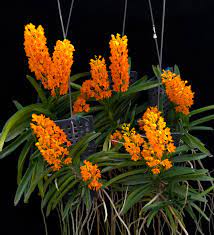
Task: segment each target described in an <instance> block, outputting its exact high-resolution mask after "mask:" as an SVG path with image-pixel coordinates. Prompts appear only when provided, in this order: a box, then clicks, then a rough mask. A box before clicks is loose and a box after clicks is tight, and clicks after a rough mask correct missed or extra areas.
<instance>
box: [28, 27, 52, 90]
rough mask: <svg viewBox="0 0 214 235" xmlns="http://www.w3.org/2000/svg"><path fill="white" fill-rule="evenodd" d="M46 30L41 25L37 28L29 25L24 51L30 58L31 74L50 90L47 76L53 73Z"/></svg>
mask: <svg viewBox="0 0 214 235" xmlns="http://www.w3.org/2000/svg"><path fill="white" fill-rule="evenodd" d="M46 41H47V39H46V37H45V34H44V29H43V27H42V26H41V25H39V26H38V27H37V28H36V27H35V26H34V25H33V24H31V23H30V24H27V25H26V26H25V31H24V49H25V53H26V56H27V57H28V64H29V68H30V70H31V72H34V73H35V75H36V79H37V80H41V82H42V84H43V86H44V87H45V88H48V82H47V78H46V77H47V76H48V75H49V74H50V71H51V63H52V61H51V57H50V55H49V52H48V48H47V45H46Z"/></svg>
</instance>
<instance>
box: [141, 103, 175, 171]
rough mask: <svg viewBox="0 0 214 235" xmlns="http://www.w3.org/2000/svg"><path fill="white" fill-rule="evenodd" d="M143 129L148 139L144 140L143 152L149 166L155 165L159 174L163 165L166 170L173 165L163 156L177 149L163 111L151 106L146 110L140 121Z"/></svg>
mask: <svg viewBox="0 0 214 235" xmlns="http://www.w3.org/2000/svg"><path fill="white" fill-rule="evenodd" d="M138 124H139V126H140V129H141V130H144V131H145V134H146V137H147V139H148V141H147V142H146V141H145V142H144V144H143V150H142V152H141V154H142V156H143V158H144V159H145V160H146V164H147V165H148V166H149V167H155V169H153V170H152V172H153V174H159V173H160V170H159V171H158V170H157V169H158V168H159V167H160V166H163V167H164V168H165V169H166V170H168V169H169V168H171V167H172V163H171V161H169V160H168V159H165V160H162V157H163V156H164V155H166V156H167V157H168V155H169V153H172V152H174V151H175V146H174V143H173V139H172V136H171V133H170V129H169V128H168V127H166V123H165V122H164V119H163V117H162V116H161V112H160V111H159V110H158V109H157V107H150V108H148V109H147V110H146V112H145V113H144V115H143V117H142V119H141V120H139V121H138Z"/></svg>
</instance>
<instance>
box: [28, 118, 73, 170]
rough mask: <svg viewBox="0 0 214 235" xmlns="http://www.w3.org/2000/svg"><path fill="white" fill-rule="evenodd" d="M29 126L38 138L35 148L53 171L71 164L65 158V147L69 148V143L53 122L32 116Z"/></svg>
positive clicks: (69, 160)
mask: <svg viewBox="0 0 214 235" xmlns="http://www.w3.org/2000/svg"><path fill="white" fill-rule="evenodd" d="M30 126H31V128H32V130H33V132H34V134H35V135H36V137H37V138H38V142H37V143H36V146H37V148H38V149H39V151H40V153H41V155H42V156H43V157H44V159H45V160H46V161H47V162H48V164H49V165H50V166H51V167H52V169H53V170H54V171H57V170H59V169H60V168H61V167H62V165H63V164H66V165H68V164H70V163H71V162H72V159H71V158H70V157H67V158H66V155H68V154H69V152H68V148H67V147H70V146H71V142H70V141H69V140H68V139H67V136H66V134H65V133H64V132H63V130H61V129H60V128H59V127H58V126H57V125H56V124H55V123H54V121H52V120H50V118H46V117H45V116H44V115H43V114H41V115H37V114H33V115H32V122H31V124H30Z"/></svg>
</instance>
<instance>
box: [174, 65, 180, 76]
mask: <svg viewBox="0 0 214 235" xmlns="http://www.w3.org/2000/svg"><path fill="white" fill-rule="evenodd" d="M174 73H175V74H177V75H180V74H181V73H180V70H179V68H178V66H177V64H176V65H175V66H174Z"/></svg>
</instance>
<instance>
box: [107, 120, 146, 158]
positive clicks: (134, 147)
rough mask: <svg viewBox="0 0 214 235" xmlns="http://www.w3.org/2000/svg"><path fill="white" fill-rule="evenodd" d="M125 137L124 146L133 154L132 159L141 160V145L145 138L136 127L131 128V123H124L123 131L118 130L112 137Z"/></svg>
mask: <svg viewBox="0 0 214 235" xmlns="http://www.w3.org/2000/svg"><path fill="white" fill-rule="evenodd" d="M115 138H116V139H122V138H123V139H124V147H125V149H126V151H127V152H128V153H129V154H130V155H131V160H133V161H138V160H141V159H142V157H141V148H140V147H141V145H142V144H143V142H144V140H143V138H142V137H141V136H140V135H139V134H137V133H136V131H135V128H132V129H131V130H130V124H126V123H124V124H123V125H122V133H120V132H119V131H116V132H115V133H114V134H113V135H112V136H111V139H113V140H115Z"/></svg>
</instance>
